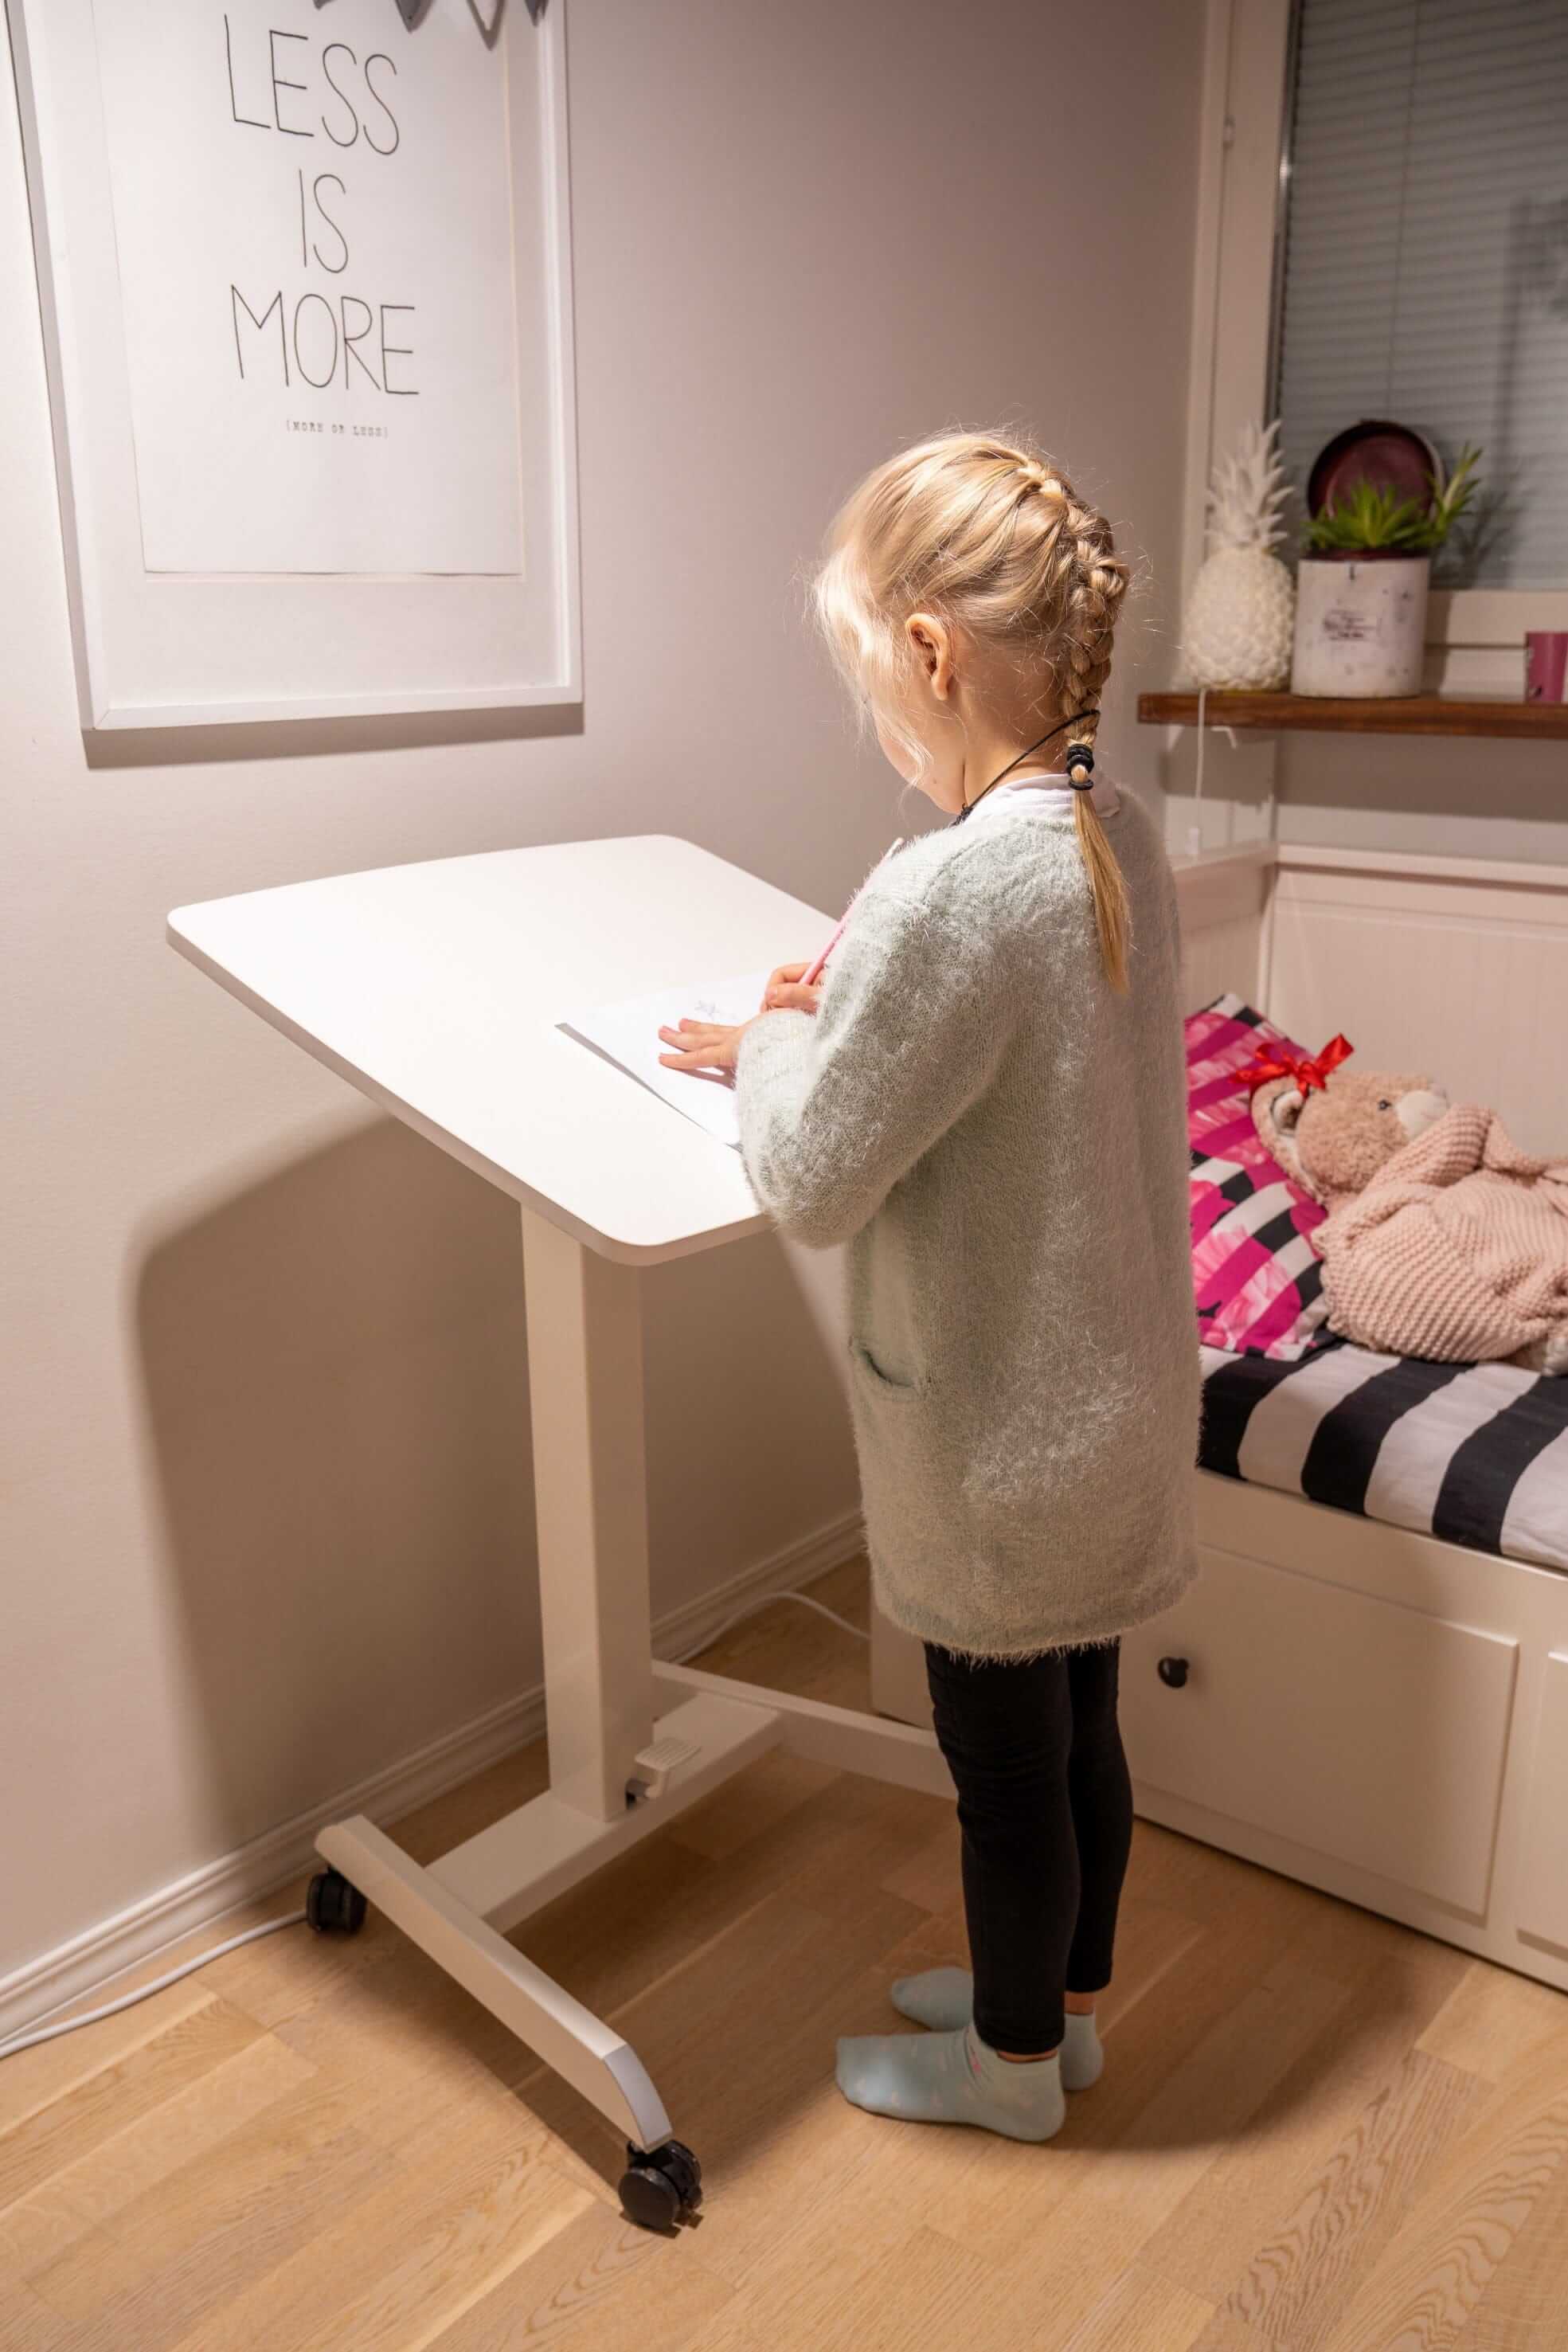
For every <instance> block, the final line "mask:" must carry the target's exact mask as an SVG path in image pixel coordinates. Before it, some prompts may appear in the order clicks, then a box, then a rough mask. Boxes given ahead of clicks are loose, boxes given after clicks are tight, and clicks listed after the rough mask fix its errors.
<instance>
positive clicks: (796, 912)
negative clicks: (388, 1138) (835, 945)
mask: <svg viewBox="0 0 1568 2352" xmlns="http://www.w3.org/2000/svg"><path fill="white" fill-rule="evenodd" d="M830 929H831V919H829V918H828V917H826V916H824V915H822V914H821V913H820V912H819V911H818V910H817V909H816V908H812V907H808V906H806V905H805V904H804V903H803V902H802V901H801V900H800V899H799V898H790V897H789V895H788V893H787V892H785V891H783V890H776V889H775V888H773V887H772V886H771V884H769V883H767V882H762V881H759V880H758V877H756V876H755V875H753V874H747V873H746V872H745V871H744V870H743V869H742V868H741V867H740V866H731V865H729V864H727V861H726V860H725V859H723V858H722V857H716V856H713V855H712V854H711V852H709V851H707V850H705V849H699V848H698V847H697V846H696V845H695V843H693V842H689V841H682V840H679V839H677V838H676V837H675V836H674V835H671V834H637V835H626V836H623V837H622V838H620V839H613V840H609V841H573V842H560V843H555V844H549V845H544V846H541V847H538V848H530V849H499V850H492V851H488V852H484V853H481V854H480V855H478V856H469V857H443V858H436V859H434V860H431V861H429V862H427V863H424V864H421V865H413V866H381V867H378V868H376V869H374V870H372V871H371V872H370V873H366V874H339V875H333V876H330V877H328V878H327V879H325V880H322V881H319V882H297V883H293V884H290V885H288V886H287V887H284V888H281V889H274V890H254V891H247V892H246V893H245V894H244V895H243V896H241V897H239V898H213V899H209V900H208V901H207V902H206V903H205V904H204V905H201V906H194V907H180V908H176V909H175V911H174V912H173V913H172V915H171V916H170V918H169V938H170V940H171V942H172V944H173V945H174V946H175V947H177V948H178V949H179V950H180V951H181V952H182V954H183V955H186V956H188V957H189V958H190V959H191V961H192V962H193V963H195V964H198V965H199V966H200V967H201V969H202V970H203V971H206V972H208V973H210V974H211V976H212V977H213V978H214V980H216V981H220V982H222V983H223V985H224V986H225V988H227V989H228V990H230V991H231V992H233V994H235V996H237V997H238V998H240V1000H241V1002H242V1003H246V1004H248V1005H249V1006H250V1007H251V1008H252V1010H253V1011H255V1012H256V1013H260V1014H261V1015H262V1016H263V1018H264V1019H265V1020H267V1021H269V1022H270V1023H271V1024H272V1025H273V1027H274V1028H276V1029H281V1030H282V1032H283V1034H285V1036H287V1037H291V1038H293V1040H294V1041H295V1043H296V1044H297V1045H303V1046H304V1047H305V1048H306V1050H307V1052H308V1053H310V1054H313V1055H315V1057H316V1059H317V1060H318V1061H319V1062H325V1063H326V1065H327V1066H328V1068H329V1069H332V1070H336V1071H337V1072H338V1073H339V1075H340V1076H342V1077H345V1078H347V1079H349V1080H350V1083H351V1084H352V1085H354V1086H356V1087H359V1088H360V1090H361V1093H363V1094H366V1095H369V1096H370V1097H371V1100H372V1101H374V1102H378V1103H381V1104H382V1105H383V1106H384V1107H385V1108H387V1109H388V1110H391V1111H394V1112H396V1114H397V1116H398V1117H399V1118H402V1119H404V1120H406V1121H407V1123H408V1124H409V1125H410V1126H411V1127H413V1128H417V1129H418V1130H419V1132H420V1133H421V1134H422V1135H425V1136H428V1137H429V1138H430V1139H431V1140H432V1141H433V1142H434V1143H439V1144H441V1145H442V1146H443V1147H444V1150H448V1151H450V1152H451V1153H452V1154H453V1156H454V1158H455V1159H458V1160H463V1161H464V1162H465V1164H466V1165H467V1166H468V1167H470V1168H473V1169H475V1170H476V1171H477V1172H478V1173H479V1174H480V1175H481V1176H486V1177H488V1178H489V1180H490V1181H491V1182H492V1183H494V1184H497V1185H499V1186H500V1187H501V1189H502V1190H503V1191H504V1192H509V1193H511V1194H512V1195H513V1197H514V1198H515V1199H517V1200H518V1201H521V1202H524V1203H525V1204H526V1205H527V1206H528V1207H529V1208H532V1209H535V1210H537V1211H538V1213H540V1214H541V1215H542V1216H545V1217H548V1218H549V1220H550V1221H551V1222H552V1223H555V1224H559V1225H561V1226H564V1227H565V1228H566V1230H567V1231H568V1232H570V1233H571V1234H574V1235H575V1236H576V1237H577V1239H578V1240H580V1241H582V1242H585V1243H586V1244H588V1245H589V1247H590V1248H591V1249H594V1250H597V1251H598V1252H600V1254H601V1255H603V1256H606V1257H611V1258H616V1259H620V1260H622V1261H624V1262H629V1263H636V1262H639V1261H643V1262H648V1261H652V1260H655V1259H659V1258H668V1257H681V1256H685V1255H686V1254H687V1253H688V1252H690V1251H693V1250H698V1249H706V1248H708V1247H710V1246H712V1245H713V1244H716V1243H717V1242H723V1241H729V1240H733V1239H734V1238H735V1237H736V1236H737V1235H738V1234H747V1233H754V1232H756V1231H758V1230H759V1229H760V1228H761V1227H762V1226H763V1224H764V1223H766V1219H765V1218H764V1217H763V1215H762V1214H761V1213H760V1212H759V1211H758V1206H757V1203H756V1201H755V1200H754V1199H753V1197H752V1193H751V1190H750V1187H749V1186H748V1184H747V1181H746V1172H745V1170H744V1169H743V1167H742V1165H741V1160H740V1155H739V1153H738V1152H737V1151H735V1150H732V1149H731V1148H730V1147H729V1146H728V1145H727V1144H725V1143H721V1142H719V1141H717V1140H716V1139H715V1138H714V1137H713V1136H711V1135H708V1134H707V1133H706V1132H705V1131H704V1129H701V1128H699V1127H697V1126H696V1125H695V1124H694V1122H693V1121H691V1120H690V1119H686V1118H682V1117H681V1115H680V1113H679V1112H678V1111H675V1110H672V1109H671V1108H670V1107H669V1105H668V1104H667V1103H664V1102H661V1101H660V1100H659V1098H658V1097H657V1096H656V1095H653V1094H652V1093H650V1092H649V1091H648V1089H647V1088H646V1087H642V1086H640V1085H638V1084H637V1082H636V1081H635V1080H634V1079H632V1078H630V1077H628V1076H626V1074H625V1072H624V1071H622V1070H619V1069H616V1068H615V1067H613V1066H612V1065H611V1064H610V1063H609V1062H607V1061H604V1060H603V1059H601V1057H600V1056H599V1055H596V1054H594V1053H591V1051H590V1050H589V1049H588V1048H587V1047H586V1046H584V1045H580V1044H578V1043H577V1041H576V1040H575V1039H573V1038H570V1037H566V1036H563V1035H562V1034H560V1032H559V1029H558V1028H557V1027H556V1026H555V1024H556V1023H557V1022H558V1021H559V1020H560V1019H561V1018H562V1017H563V1016H564V1015H566V1014H569V1013H573V1012H578V1011H580V1010H581V1009H582V1008H583V1007H584V1006H585V1005H591V1004H593V1003H599V1002H609V1001H612V1000H613V999H615V998H617V997H622V996H635V995H641V994H643V992H647V991H651V990H653V989H658V988H663V987H670V986H676V985H679V984H680V983H681V982H685V981H690V982H692V983H693V984H694V986H695V985H696V984H699V983H701V982H704V981H709V980H722V979H724V978H725V977H727V975H728V974H731V973H735V972H743V971H750V970H753V969H757V970H763V971H766V970H769V969H770V968H771V967H772V966H773V965H774V964H776V963H781V962H783V961H786V960H787V959H789V958H790V957H801V956H810V955H812V954H814V953H815V951H816V950H817V949H818V948H819V947H820V946H821V942H822V940H824V939H825V938H826V936H827V933H828V931H829V930H830ZM692 1083H693V1085H694V1086H700V1085H704V1084H707V1083H710V1081H706V1080H703V1079H698V1078H694V1080H693V1081H692Z"/></svg>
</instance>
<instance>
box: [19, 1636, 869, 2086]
mask: <svg viewBox="0 0 1568 2352" xmlns="http://www.w3.org/2000/svg"><path fill="white" fill-rule="evenodd" d="M774 1601H799V1602H800V1606H801V1608H802V1609H814V1610H815V1611H816V1612H817V1615H818V1616H819V1617H825V1618H826V1619H827V1621H828V1622H829V1624H830V1625H838V1626H840V1627H841V1628H842V1630H843V1632H844V1633H852V1634H853V1635H854V1638H855V1640H856V1641H857V1642H869V1641H870V1640H871V1635H870V1634H869V1633H862V1631H861V1629H860V1627H859V1626H858V1625H852V1624H851V1623H850V1621H849V1619H848V1618H847V1617H841V1616H840V1615H839V1613H838V1612H837V1610H836V1609H830V1608H828V1606H827V1605H826V1603H825V1602H823V1601H813V1600H812V1598H811V1596H810V1593H809V1592H759V1593H758V1595H757V1597H756V1599H755V1600H752V1601H746V1602H744V1603H743V1604H742V1606H741V1607H740V1608H738V1609H736V1610H732V1611H731V1612H730V1614H729V1615H728V1616H727V1618H726V1619H725V1620H724V1622H723V1623H722V1624H721V1625H716V1627H715V1628H714V1630H713V1632H712V1633H705V1634H704V1635H703V1638H702V1640H701V1641H700V1642H698V1643H695V1646H694V1647H693V1648H692V1649H689V1650H686V1651H684V1652H683V1653H682V1654H681V1656H680V1657H679V1658H676V1659H673V1660H672V1661H671V1664H674V1665H684V1664H685V1661H686V1659H687V1658H695V1656H696V1654H697V1652H698V1651H699V1650H706V1648H707V1647H708V1645H709V1643H712V1642H716V1641H717V1640H718V1638H719V1636H720V1634H721V1633H728V1631H729V1629H730V1627H731V1626H732V1625H738V1624H740V1623H741V1622H742V1621H743V1620H744V1619H745V1618H747V1617H754V1616H755V1615H756V1614H757V1612H758V1610H759V1609H767V1608H769V1607H770V1606H771V1605H772V1603H773V1602H774ZM304 1924H305V1914H304V1912H303V1911H289V1912H287V1913H285V1914H284V1916H282V1917H281V1918H277V1919H264V1920H263V1921H262V1923H261V1925H260V1926H259V1927H246V1929H245V1930H244V1932H243V1933H242V1934H240V1935H238V1936H230V1937H228V1939H227V1941H226V1942H225V1943H222V1944H214V1946H213V1947H212V1948H211V1949H210V1950H209V1951H205V1952H198V1953H196V1955H195V1957H194V1958H192V1959H189V1960H184V1961H182V1963H181V1965H180V1966H179V1967H178V1968H177V1969H169V1971H168V1972H167V1974H166V1975H164V1976H161V1977H154V1978H153V1979H152V1982H151V1983H150V1984H144V1985H137V1986H136V1987H135V1988H134V1990H132V1991H131V1992H126V1993H121V1994H120V1999H119V2000H108V2001H105V2002H104V2004H103V2006H102V2008H101V2009H89V2010H87V2011H84V2012H83V2013H82V2015H81V2016H80V2017H67V2018H63V2019H62V2020H61V2021H60V2022H59V2023H58V2024H57V2025H40V2026H38V2027H37V2029H36V2030H35V2031H34V2032H31V2033H21V2034H17V2035H16V2037H15V2038H14V2039H13V2040H11V2041H9V2042H0V2058H15V2057H16V2056H17V2055H18V2054H19V2053H21V2052H22V2051H24V2050H33V2049H36V2048H37V2045H38V2043H39V2042H54V2041H56V2040H57V2039H58V2037H59V2036H60V2035H61V2034H62V2033H74V2032H76V2030H77V2028H78V2026H81V2025H97V2024H98V2023H99V2021H100V2020H101V2019H103V2018H106V2017H118V2016H119V2014H120V2011H121V2010H122V2009H131V2008H133V2007H134V2006H135V2004H136V2002H137V2001H139V2000H151V1998H152V1995H153V1994H154V1993H155V1992H165V1991H167V1990H168V1988H169V1987H170V1986H171V1985H176V1984H178V1983H179V1982H180V1980H181V1979H182V1978H183V1977H188V1976H193V1975H194V1973H195V1971H196V1970H197V1969H204V1968H205V1967H206V1965H207V1963H208V1961H209V1960H221V1959H222V1958H223V1957H224V1954H225V1952H237V1951H238V1949H239V1948H240V1946H241V1945H242V1944H254V1943H256V1941H257V1939H258V1938H259V1937H262V1936H276V1935H277V1931H278V1929H279V1928H280V1927H303V1926H304Z"/></svg>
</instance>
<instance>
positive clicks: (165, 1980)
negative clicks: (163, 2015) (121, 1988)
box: [0, 1911, 305, 2058]
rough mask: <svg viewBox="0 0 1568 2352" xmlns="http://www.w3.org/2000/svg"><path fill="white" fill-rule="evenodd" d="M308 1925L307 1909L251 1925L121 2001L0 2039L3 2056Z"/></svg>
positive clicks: (128, 2005)
mask: <svg viewBox="0 0 1568 2352" xmlns="http://www.w3.org/2000/svg"><path fill="white" fill-rule="evenodd" d="M304 1924H305V1914H304V1912H303V1911H290V1912H288V1913H287V1914H286V1916H284V1917H283V1918H281V1919H264V1920H263V1922H262V1924H261V1926H260V1927H247V1928H246V1930H245V1932H244V1934H243V1935H240V1936H231V1937H229V1939H228V1941H227V1942H226V1943H224V1944H214V1946H213V1948H212V1949H211V1950H210V1951H207V1952H198V1953H197V1954H196V1956H195V1958H194V1959H190V1960H185V1961H183V1962H182V1964H181V1966H180V1967H179V1968H177V1969H170V1970H169V1972H168V1974H167V1976H162V1977H154V1978H153V1979H152V1983H151V1984H144V1985H137V1986H136V1988H135V1989H134V1990H133V1991H131V1992H124V1993H121V1994H120V1999H119V2000H107V2001H105V2003H104V2005H103V2007H102V2008H101V2009H89V2010H88V2011H86V2012H85V2014H84V2015H82V2016H81V2017H68V2018H65V2019H63V2020H62V2021H61V2022H60V2023H59V2024H58V2025H40V2026H39V2027H38V2028H37V2032H33V2033H21V2034H18V2035H17V2036H16V2038H15V2040H13V2041H10V2042H0V2058H15V2057H16V2053H18V2051H22V2050H31V2049H34V2048H35V2047H36V2046H37V2043H38V2042H53V2041H56V2040H57V2038H58V2036H59V2035H60V2034H62V2033H74V2032H76V2030H77V2028H78V2025H96V2024H97V2023H98V2021H99V2018H103V2017H118V2016H119V2014H120V2011H121V2010H122V2009H131V2008H132V2007H133V2006H134V2005H135V2003H136V2002H137V2001H139V2000H148V1999H149V1998H150V1997H151V1995H152V1994H153V1993H155V1992H162V1991H163V1990H165V1988H166V1987H167V1986H169V1985H172V1984H178V1983H179V1981H180V1979H181V1978H182V1977H188V1976H193V1974H194V1973H195V1971H196V1969H204V1968H205V1967H206V1965H207V1962H208V1961H209V1960H221V1959H222V1958H223V1956H224V1954H225V1952H237V1951H238V1949H239V1948H240V1946H241V1945H242V1944H254V1943H255V1942H256V1938H257V1937H258V1936H276V1935H277V1931H278V1929H279V1928H280V1927H303V1926H304Z"/></svg>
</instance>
